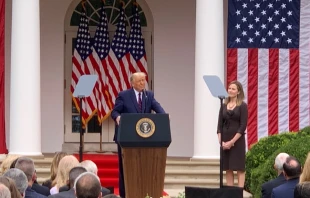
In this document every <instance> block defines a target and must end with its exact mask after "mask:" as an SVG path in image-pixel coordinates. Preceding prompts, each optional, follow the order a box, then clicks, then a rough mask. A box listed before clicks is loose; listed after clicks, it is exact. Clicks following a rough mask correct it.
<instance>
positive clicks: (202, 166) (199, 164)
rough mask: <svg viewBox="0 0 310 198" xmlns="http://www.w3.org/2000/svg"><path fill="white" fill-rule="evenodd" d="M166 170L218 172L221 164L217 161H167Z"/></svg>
mask: <svg viewBox="0 0 310 198" xmlns="http://www.w3.org/2000/svg"><path fill="white" fill-rule="evenodd" d="M166 169H168V170H169V169H173V170H176V169H179V170H184V169H195V170H206V169H207V170H217V169H219V162H216V161H167V162H166Z"/></svg>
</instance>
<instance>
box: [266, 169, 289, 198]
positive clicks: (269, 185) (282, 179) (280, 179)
mask: <svg viewBox="0 0 310 198" xmlns="http://www.w3.org/2000/svg"><path fill="white" fill-rule="evenodd" d="M284 183H286V179H285V177H284V175H283V173H281V174H280V175H279V176H278V177H277V178H275V179H273V180H270V181H268V182H266V183H264V184H263V185H262V198H270V197H271V192H272V189H274V188H275V187H278V186H280V185H282V184H284Z"/></svg>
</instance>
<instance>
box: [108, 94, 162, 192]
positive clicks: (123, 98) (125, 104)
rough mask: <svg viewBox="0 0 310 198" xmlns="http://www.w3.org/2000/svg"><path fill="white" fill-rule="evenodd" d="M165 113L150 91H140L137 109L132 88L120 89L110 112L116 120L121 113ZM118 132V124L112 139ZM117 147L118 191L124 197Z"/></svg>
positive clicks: (119, 153) (119, 156) (119, 149)
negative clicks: (140, 107)
mask: <svg viewBox="0 0 310 198" xmlns="http://www.w3.org/2000/svg"><path fill="white" fill-rule="evenodd" d="M152 110H153V111H155V112H156V113H165V110H164V109H163V108H162V107H161V106H160V104H159V103H158V102H157V101H156V100H155V98H154V93H153V92H151V91H145V92H144V93H143V92H142V110H140V109H139V105H138V101H137V97H136V94H135V91H134V89H133V88H132V89H128V90H125V91H121V92H120V93H119V94H118V96H117V98H116V101H115V105H114V108H113V111H112V113H111V116H112V119H113V120H116V118H117V117H118V116H121V114H122V113H151V112H152ZM117 132H118V126H116V127H115V133H114V138H113V140H114V141H116V138H117ZM117 148H118V162H119V192H120V196H121V197H122V198H125V185H124V174H123V160H122V155H121V154H122V150H121V147H120V146H119V144H117Z"/></svg>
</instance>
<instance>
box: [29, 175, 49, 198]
mask: <svg viewBox="0 0 310 198" xmlns="http://www.w3.org/2000/svg"><path fill="white" fill-rule="evenodd" d="M31 189H32V190H34V191H36V192H37V193H39V194H41V195H45V196H49V195H50V194H51V193H50V189H49V188H48V187H46V186H41V185H40V184H38V182H37V171H36V170H35V171H34V181H33V184H32V187H31Z"/></svg>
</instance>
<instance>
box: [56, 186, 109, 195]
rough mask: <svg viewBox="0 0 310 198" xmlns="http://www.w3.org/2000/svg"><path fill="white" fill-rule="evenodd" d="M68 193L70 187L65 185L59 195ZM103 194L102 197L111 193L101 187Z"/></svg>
mask: <svg viewBox="0 0 310 198" xmlns="http://www.w3.org/2000/svg"><path fill="white" fill-rule="evenodd" d="M68 191H70V188H69V186H67V185H64V186H62V187H60V188H59V193H58V194H60V193H62V192H68ZM73 192H74V191H73ZM101 193H102V196H105V195H108V194H111V191H110V190H109V189H107V188H105V187H102V186H101ZM55 195H57V194H55Z"/></svg>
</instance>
